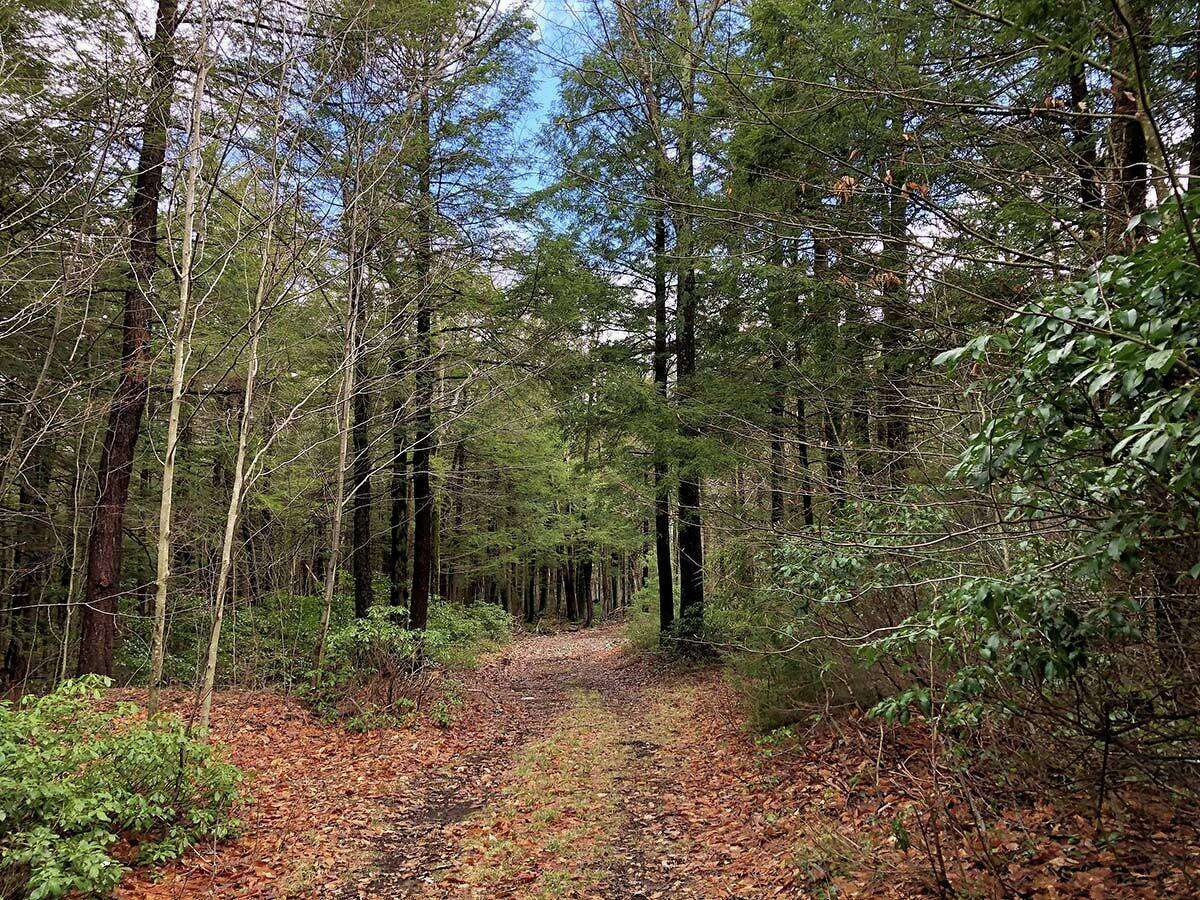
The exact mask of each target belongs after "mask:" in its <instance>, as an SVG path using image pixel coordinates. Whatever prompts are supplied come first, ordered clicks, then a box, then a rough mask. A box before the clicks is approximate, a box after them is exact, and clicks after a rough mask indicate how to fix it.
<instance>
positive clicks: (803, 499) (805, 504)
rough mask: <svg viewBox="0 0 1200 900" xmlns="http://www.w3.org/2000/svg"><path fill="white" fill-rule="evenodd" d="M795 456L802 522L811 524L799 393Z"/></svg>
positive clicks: (805, 422)
mask: <svg viewBox="0 0 1200 900" xmlns="http://www.w3.org/2000/svg"><path fill="white" fill-rule="evenodd" d="M797 347H799V344H797ZM796 456H797V457H798V461H799V463H800V509H801V513H802V515H803V516H804V524H805V525H812V524H813V498H812V479H811V477H810V476H809V472H808V413H807V411H806V410H805V407H804V397H802V396H799V395H797V396H796Z"/></svg>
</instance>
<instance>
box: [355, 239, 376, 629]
mask: <svg viewBox="0 0 1200 900" xmlns="http://www.w3.org/2000/svg"><path fill="white" fill-rule="evenodd" d="M366 255H367V254H366V252H365V251H360V259H359V260H358V262H357V265H358V267H359V271H358V273H357V275H356V276H355V283H356V284H355V299H354V305H355V310H354V315H355V316H356V317H357V319H358V327H357V328H356V329H355V342H356V344H357V346H356V347H355V348H354V385H355V389H354V403H353V412H354V422H353V424H352V425H351V428H350V438H351V442H352V445H353V448H354V465H353V478H354V483H353V485H352V486H351V489H350V509H351V510H352V512H353V518H352V522H353V538H352V540H353V545H352V546H351V548H350V563H351V570H352V572H353V574H354V615H355V617H357V618H359V619H362V618H365V617H366V615H367V611H368V610H370V608H371V603H372V601H373V599H374V598H373V591H372V585H371V580H372V574H373V573H372V571H371V507H372V497H371V436H370V434H369V433H368V431H369V428H370V423H371V396H370V392H369V390H368V388H367V384H368V381H369V379H368V376H367V360H366V353H365V352H364V350H363V347H364V345H365V344H366V327H367V296H368V291H367V287H366V278H367V275H366V272H365V268H366V267H365V257H366Z"/></svg>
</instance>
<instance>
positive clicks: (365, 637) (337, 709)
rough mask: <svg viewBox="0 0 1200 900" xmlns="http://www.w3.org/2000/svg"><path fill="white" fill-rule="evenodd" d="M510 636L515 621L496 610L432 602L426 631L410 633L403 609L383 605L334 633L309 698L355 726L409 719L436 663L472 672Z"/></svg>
mask: <svg viewBox="0 0 1200 900" xmlns="http://www.w3.org/2000/svg"><path fill="white" fill-rule="evenodd" d="M511 636H512V617H511V616H510V615H509V614H508V613H507V612H506V611H505V610H504V609H502V608H500V607H498V606H495V605H493V604H488V603H475V604H471V605H468V606H463V605H460V604H452V603H445V602H441V601H438V602H435V603H432V604H431V605H430V607H429V620H428V623H427V626H426V628H425V630H424V631H423V632H417V631H412V630H411V629H409V627H408V610H407V609H405V608H404V607H397V606H388V605H385V604H378V605H376V606H372V607H371V609H370V610H369V611H368V612H367V615H366V616H365V617H363V618H361V619H353V620H351V621H350V622H348V623H347V624H346V625H344V626H342V627H341V628H338V629H335V630H333V631H331V632H330V634H329V639H328V641H327V642H326V649H325V658H324V665H323V668H322V671H321V672H320V673H317V676H316V677H314V678H313V683H314V688H313V689H311V690H310V691H309V699H310V700H311V701H312V702H313V703H314V705H316V707H317V708H318V710H320V711H321V712H323V713H324V714H326V715H336V714H339V713H342V712H347V713H348V714H349V715H350V716H351V717H352V719H353V721H355V722H356V723H359V722H372V721H384V719H381V718H380V717H379V716H378V715H377V714H378V713H379V712H381V711H382V712H384V713H389V714H394V713H397V712H402V713H407V712H410V711H412V710H414V709H415V708H417V707H418V706H419V705H420V697H421V696H422V695H423V694H424V693H425V689H426V687H427V681H428V676H429V674H430V669H431V667H430V665H429V664H431V663H432V664H434V665H440V666H470V665H473V664H474V662H475V660H476V658H477V657H478V655H479V654H480V653H481V652H483V651H484V650H487V649H488V648H490V647H494V646H496V645H498V644H502V643H505V642H506V641H508V640H509V639H510V638H511ZM410 694H411V695H413V696H409V695H410ZM347 705H349V706H351V707H353V709H352V710H346V709H345V708H344V707H346V706H347ZM400 707H403V709H400Z"/></svg>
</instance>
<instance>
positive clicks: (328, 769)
mask: <svg viewBox="0 0 1200 900" xmlns="http://www.w3.org/2000/svg"><path fill="white" fill-rule="evenodd" d="M461 678H462V682H461V684H460V685H458V686H457V693H458V695H459V696H460V697H461V698H462V703H461V705H459V706H457V707H456V708H455V709H453V711H452V722H451V724H450V725H449V726H448V727H445V728H439V727H436V726H435V725H433V724H431V723H429V722H428V721H427V720H426V719H425V718H422V719H421V720H419V721H418V722H417V723H416V724H414V725H412V726H410V727H404V728H379V729H375V730H372V731H369V732H367V733H365V734H355V733H351V732H349V731H347V730H346V729H344V728H342V727H340V726H335V725H330V724H328V723H325V722H322V721H320V720H319V719H317V718H315V717H314V716H312V715H311V714H310V713H308V712H307V711H306V710H305V709H304V708H303V707H302V706H301V705H300V704H299V703H298V702H296V701H294V700H290V699H286V698H283V697H279V696H276V695H272V694H264V693H251V692H232V691H231V692H224V693H222V694H221V695H220V696H219V697H218V700H217V703H216V705H215V709H214V722H215V725H214V732H215V734H214V736H215V738H216V739H217V740H220V741H222V742H224V743H226V744H227V745H228V746H229V747H230V755H231V757H232V759H233V761H234V762H236V763H237V764H238V765H240V766H242V767H243V768H244V769H245V770H247V771H248V772H250V773H251V782H250V784H249V793H250V795H251V797H252V800H251V802H250V803H249V804H248V805H247V807H246V809H245V810H244V811H243V814H242V820H243V822H244V825H245V827H244V831H243V836H242V837H241V838H239V839H238V840H236V841H233V842H229V843H226V844H223V845H217V846H213V847H207V848H203V849H201V850H199V851H197V852H195V853H192V854H191V855H189V856H188V857H187V858H186V859H185V860H183V861H181V862H179V863H176V864H173V865H171V866H169V867H167V868H166V869H163V870H160V871H157V872H155V871H151V870H148V869H139V870H137V871H135V872H134V873H133V874H132V875H131V876H129V877H128V878H127V879H126V881H125V883H124V884H123V885H122V889H121V895H122V896H125V897H202V896H220V897H233V896H247V897H249V896H253V897H285V896H297V897H300V896H310V897H329V898H345V900H350V898H392V897H414V898H443V897H478V898H492V897H515V898H525V897H528V898H533V897H589V898H593V897H594V898H658V897H664V898H665V897H671V898H675V897H684V898H693V897H695V898H707V897H739V898H741V897H745V898H751V897H771V896H785V897H796V896H895V897H903V896H931V895H937V894H939V893H947V892H946V891H945V890H944V888H943V887H941V886H940V884H944V883H946V882H948V883H949V884H950V885H952V886H953V892H954V894H955V895H966V896H999V895H1014V894H1019V895H1022V896H1046V897H1057V896H1084V897H1109V896H1146V897H1152V896H1153V897H1158V896H1194V895H1195V894H1196V893H1197V883H1196V882H1195V881H1194V880H1193V879H1194V877H1195V876H1194V873H1195V871H1196V863H1197V861H1198V860H1200V840H1198V839H1197V834H1196V830H1195V829H1196V824H1195V823H1196V821H1197V819H1196V817H1195V816H1194V811H1187V810H1183V809H1179V808H1175V807H1174V806H1172V805H1171V804H1168V803H1155V802H1153V801H1150V800H1143V801H1142V802H1139V803H1138V805H1137V806H1136V807H1135V806H1129V805H1124V806H1121V805H1118V807H1117V810H1118V811H1117V812H1115V813H1114V816H1116V818H1115V819H1114V820H1113V821H1108V822H1106V826H1105V828H1104V830H1097V829H1095V828H1094V827H1093V825H1092V824H1091V823H1090V822H1089V821H1088V820H1087V819H1086V818H1084V817H1083V816H1080V815H1078V814H1077V812H1073V811H1069V810H1062V809H1058V808H1055V807H1052V806H1049V805H1045V804H1042V805H1037V804H1033V803H1028V804H1026V805H1024V806H1020V807H1014V808H1013V809H1011V810H1009V813H1010V815H1007V816H1004V815H1001V816H999V817H994V816H989V817H988V827H987V828H986V829H983V830H980V829H975V828H972V827H970V822H971V821H973V820H974V815H975V814H974V813H973V812H972V809H973V808H975V802H974V801H971V802H968V801H967V800H966V799H965V798H964V797H961V796H960V793H961V792H960V791H959V790H958V789H957V788H958V786H957V785H956V783H955V782H954V781H953V780H952V779H950V778H949V777H948V776H946V775H945V774H943V773H942V772H941V770H940V769H938V768H936V767H935V766H933V765H932V763H931V759H930V742H929V735H928V734H927V733H926V732H925V731H924V730H923V729H921V728H919V727H916V726H910V727H908V728H905V729H898V730H890V731H885V730H883V729H882V728H881V726H880V725H879V723H877V722H874V721H870V720H864V719H861V718H859V717H857V716H836V717H819V718H817V717H814V721H813V723H812V724H811V725H810V726H808V727H806V728H801V729H798V730H797V731H796V732H795V734H794V736H793V737H792V738H789V739H788V740H786V741H784V742H781V743H763V742H756V741H755V740H754V738H753V736H752V735H751V733H750V732H749V730H748V729H747V727H746V724H745V721H744V717H743V715H742V714H741V713H740V712H739V710H738V707H737V704H736V702H735V698H734V697H733V695H732V692H731V691H730V689H729V688H728V687H727V685H726V684H725V681H724V679H723V677H722V675H721V673H720V672H718V671H715V670H711V669H709V670H702V671H682V670H679V669H678V668H675V667H672V666H670V665H668V664H666V663H664V662H663V661H661V660H658V659H656V658H654V657H652V656H648V655H646V654H641V653H636V652H634V651H630V650H626V649H624V648H623V646H622V635H621V632H620V631H619V630H616V629H614V628H597V629H591V630H587V631H574V632H564V633H560V634H556V635H551V636H526V637H522V638H520V639H518V640H517V641H516V642H515V643H514V644H512V645H510V646H509V647H507V648H505V649H504V650H503V651H502V652H500V653H497V654H495V655H493V656H491V657H489V658H488V659H487V660H486V661H485V663H484V664H483V665H482V666H481V667H480V668H479V669H478V670H476V671H474V672H470V673H467V674H466V675H464V676H461ZM176 699H177V700H178V701H180V702H181V701H182V699H183V698H182V697H180V698H176ZM938 810H940V812H938ZM964 823H966V825H965V826H964ZM1114 829H1116V833H1117V834H1119V839H1115V838H1114ZM943 879H944V881H943Z"/></svg>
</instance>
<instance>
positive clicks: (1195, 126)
mask: <svg viewBox="0 0 1200 900" xmlns="http://www.w3.org/2000/svg"><path fill="white" fill-rule="evenodd" d="M1198 13H1200V10H1198ZM1198 17H1200V16H1198ZM1194 27H1195V32H1196V40H1195V43H1194V44H1192V146H1191V148H1190V150H1189V152H1188V190H1191V189H1192V188H1195V187H1200V22H1197V23H1196V25H1195V26H1194Z"/></svg>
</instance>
